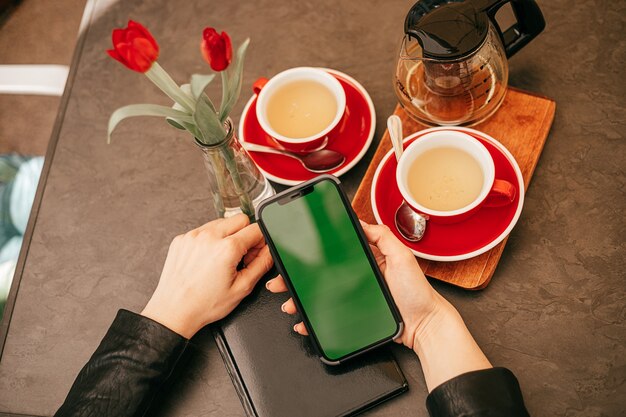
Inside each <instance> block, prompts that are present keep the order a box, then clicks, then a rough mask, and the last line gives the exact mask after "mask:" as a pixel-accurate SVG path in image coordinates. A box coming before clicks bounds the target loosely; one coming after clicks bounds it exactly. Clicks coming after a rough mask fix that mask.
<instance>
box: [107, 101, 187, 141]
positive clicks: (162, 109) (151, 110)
mask: <svg viewBox="0 0 626 417" xmlns="http://www.w3.org/2000/svg"><path fill="white" fill-rule="evenodd" d="M137 116H161V117H173V118H175V119H176V121H178V122H179V124H180V122H185V123H193V117H192V116H190V115H189V114H188V113H185V112H182V111H179V110H174V109H172V108H169V107H166V106H159V105H158V104H130V105H128V106H124V107H120V108H119V109H117V110H115V111H114V112H113V113H112V114H111V117H110V118H109V127H108V131H107V142H108V143H111V133H113V130H115V127H116V126H117V125H118V123H119V122H121V121H122V120H124V119H127V118H129V117H137Z"/></svg>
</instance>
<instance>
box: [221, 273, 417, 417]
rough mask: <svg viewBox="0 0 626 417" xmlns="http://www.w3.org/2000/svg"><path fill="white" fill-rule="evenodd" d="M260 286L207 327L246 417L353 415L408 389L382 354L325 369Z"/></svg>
mask: <svg viewBox="0 0 626 417" xmlns="http://www.w3.org/2000/svg"><path fill="white" fill-rule="evenodd" d="M270 276H273V275H270ZM266 279H267V277H265V278H264V279H263V280H262V282H261V283H259V285H257V287H256V289H255V290H254V291H253V293H252V294H250V296H248V297H247V298H246V299H245V300H244V301H243V302H242V303H241V304H240V305H239V306H238V307H237V309H236V310H235V311H234V312H233V313H232V314H230V315H229V316H228V317H227V318H226V319H224V320H222V321H221V322H220V323H219V325H217V326H214V327H213V335H214V337H215V341H216V343H217V346H218V349H219V351H220V353H221V355H222V358H223V360H224V364H225V365H226V368H227V370H228V373H229V375H230V377H231V379H232V381H233V384H234V385H235V388H236V390H237V394H238V396H239V399H240V400H241V403H242V405H243V407H244V409H245V412H246V415H247V416H254V417H283V416H284V417H292V416H299V417H308V416H311V417H313V416H314V417H323V416H328V417H334V416H353V415H356V414H358V413H360V412H362V411H364V410H366V409H369V408H371V407H373V406H374V405H376V404H379V403H381V402H383V401H385V400H387V399H389V398H391V397H394V396H396V395H398V394H400V393H402V392H404V391H406V390H407V389H408V384H407V382H406V379H405V378H404V375H403V374H402V371H401V370H400V368H399V366H398V364H397V362H396V361H395V359H394V358H393V356H392V355H391V353H390V352H389V351H388V348H386V347H382V348H381V349H377V350H375V351H373V352H371V353H368V354H365V355H363V356H361V357H357V358H354V359H353V360H350V361H348V362H346V364H344V365H340V366H327V365H324V364H323V363H322V362H321V361H320V359H319V357H318V356H317V355H316V354H315V350H314V348H313V345H312V343H311V341H310V340H309V338H307V337H302V336H300V335H298V334H296V333H295V332H294V331H293V329H292V328H293V325H294V324H295V323H296V322H297V321H299V319H298V318H296V317H293V316H289V315H287V314H285V313H283V312H282V311H281V310H280V306H281V304H282V303H283V302H285V301H286V300H287V298H289V296H288V295H287V293H284V294H272V293H270V292H269V291H268V290H266V289H265V280H266Z"/></svg>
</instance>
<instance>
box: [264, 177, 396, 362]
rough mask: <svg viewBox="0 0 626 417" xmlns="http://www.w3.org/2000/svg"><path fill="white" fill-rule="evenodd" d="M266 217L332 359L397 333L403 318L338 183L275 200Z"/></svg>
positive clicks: (276, 246) (265, 210)
mask: <svg viewBox="0 0 626 417" xmlns="http://www.w3.org/2000/svg"><path fill="white" fill-rule="evenodd" d="M262 218H263V223H264V225H265V227H266V229H267V231H268V232H269V235H270V236H271V240H272V243H273V245H274V247H275V248H276V251H277V252H278V255H279V257H280V259H281V261H282V263H283V266H284V269H285V271H286V272H287V274H288V275H289V279H290V280H291V283H292V285H293V287H294V289H295V292H296V294H297V296H298V298H299V299H300V302H301V304H302V306H303V308H304V311H305V314H306V316H307V318H308V320H309V323H310V325H311V327H312V329H313V332H314V334H315V337H316V338H317V340H318V343H319V344H320V346H321V348H322V350H323V352H324V354H325V355H326V357H327V358H328V359H330V360H336V359H339V358H341V357H343V356H346V355H348V354H350V353H353V352H355V351H357V350H360V349H362V348H364V347H366V346H369V345H371V344H373V343H376V342H378V341H381V340H383V339H386V338H389V337H391V336H393V335H395V333H396V332H397V330H398V327H397V326H398V324H397V322H396V320H395V318H394V315H393V313H392V312H391V310H390V307H389V305H388V304H387V300H386V299H385V296H384V294H383V292H382V289H381V287H380V284H379V283H378V281H377V279H376V276H375V275H374V272H373V271H372V268H371V266H370V263H369V261H368V258H367V255H366V254H365V251H364V249H363V247H362V245H361V242H360V241H359V238H358V235H357V232H356V230H355V229H354V226H353V225H352V222H351V220H350V216H349V214H348V213H347V212H346V209H345V207H344V205H343V202H342V200H341V196H340V195H339V191H338V190H337V188H336V186H335V184H334V183H332V182H331V181H321V182H319V183H316V184H314V190H313V191H312V192H309V193H308V194H305V195H303V196H301V197H299V198H297V199H294V200H292V201H288V202H286V203H285V204H282V205H281V204H278V203H277V202H274V203H272V204H270V205H268V206H266V207H265V208H264V209H263V213H262Z"/></svg>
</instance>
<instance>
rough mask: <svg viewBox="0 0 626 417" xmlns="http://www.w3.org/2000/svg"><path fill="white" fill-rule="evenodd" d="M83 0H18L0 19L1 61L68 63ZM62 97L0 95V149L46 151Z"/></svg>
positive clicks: (41, 153) (35, 152) (74, 42)
mask: <svg viewBox="0 0 626 417" xmlns="http://www.w3.org/2000/svg"><path fill="white" fill-rule="evenodd" d="M85 2H86V0H54V1H50V0H22V2H21V4H19V5H18V6H17V7H16V8H15V9H14V10H13V12H12V13H11V15H10V16H9V17H8V18H7V19H6V20H5V21H4V22H2V23H0V64H64V65H69V64H70V60H71V58H72V53H73V51H74V46H75V44H76V39H77V36H78V27H79V24H80V20H81V17H82V14H83V9H84V7H85ZM59 101H60V99H59V98H58V97H43V96H25V95H20V96H17V95H0V153H7V152H17V153H21V154H29V155H44V154H45V152H46V147H47V144H48V140H49V138H50V133H51V132H52V127H53V125H54V119H55V116H56V114H57V110H58V106H59Z"/></svg>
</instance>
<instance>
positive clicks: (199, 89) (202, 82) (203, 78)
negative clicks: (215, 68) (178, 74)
mask: <svg viewBox="0 0 626 417" xmlns="http://www.w3.org/2000/svg"><path fill="white" fill-rule="evenodd" d="M213 78H215V74H208V75H202V74H193V75H192V76H191V95H192V96H193V98H194V99H195V100H196V101H197V100H198V98H200V94H202V93H204V90H205V89H206V88H207V86H208V85H209V84H210V83H211V81H213Z"/></svg>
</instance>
